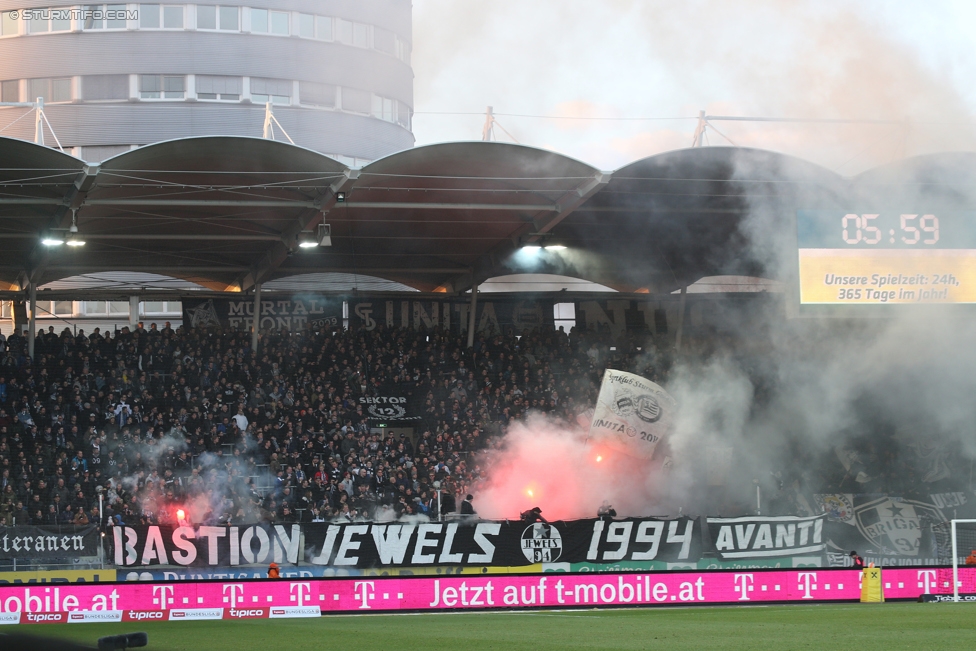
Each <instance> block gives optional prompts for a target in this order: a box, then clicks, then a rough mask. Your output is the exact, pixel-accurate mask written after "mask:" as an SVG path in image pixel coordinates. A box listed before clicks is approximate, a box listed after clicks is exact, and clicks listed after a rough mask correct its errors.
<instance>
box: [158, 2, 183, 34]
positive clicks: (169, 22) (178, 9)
mask: <svg viewBox="0 0 976 651" xmlns="http://www.w3.org/2000/svg"><path fill="white" fill-rule="evenodd" d="M163 29H183V5H175V6H174V5H164V6H163Z"/></svg>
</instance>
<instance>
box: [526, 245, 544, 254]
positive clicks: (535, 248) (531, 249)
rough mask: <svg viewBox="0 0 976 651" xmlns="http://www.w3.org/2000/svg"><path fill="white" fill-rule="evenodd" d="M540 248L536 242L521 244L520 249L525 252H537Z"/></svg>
mask: <svg viewBox="0 0 976 651" xmlns="http://www.w3.org/2000/svg"><path fill="white" fill-rule="evenodd" d="M541 249H542V247H541V246H539V245H538V244H523V245H522V250H523V251H525V252H526V253H538V252H539V251H540V250H541Z"/></svg>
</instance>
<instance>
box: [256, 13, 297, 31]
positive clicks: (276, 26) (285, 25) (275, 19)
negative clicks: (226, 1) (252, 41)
mask: <svg viewBox="0 0 976 651" xmlns="http://www.w3.org/2000/svg"><path fill="white" fill-rule="evenodd" d="M290 21H291V14H289V13H288V12H286V11H268V10H267V9H251V32H252V33H254V34H275V35H277V36H288V34H289V33H290V31H291V30H289V22H290Z"/></svg>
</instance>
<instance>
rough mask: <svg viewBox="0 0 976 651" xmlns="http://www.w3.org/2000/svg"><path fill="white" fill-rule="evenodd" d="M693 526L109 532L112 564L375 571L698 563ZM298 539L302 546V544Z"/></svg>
mask: <svg viewBox="0 0 976 651" xmlns="http://www.w3.org/2000/svg"><path fill="white" fill-rule="evenodd" d="M698 522H699V521H698V520H697V519H694V518H679V519H676V520H654V519H626V520H614V521H604V520H575V521H571V522H554V523H552V524H544V523H535V524H526V523H525V522H519V521H516V522H511V521H505V522H489V521H471V522H445V523H442V522H423V523H415V524H404V523H368V522H363V523H348V524H327V523H316V524H305V525H301V526H299V525H297V524H288V525H271V526H268V525H254V526H249V527H199V528H197V529H194V528H192V527H176V528H174V527H160V526H149V527H146V526H143V527H116V528H115V529H114V530H113V532H112V536H111V537H110V538H111V541H112V545H113V549H112V551H111V553H110V554H109V558H111V559H112V560H113V561H114V562H115V564H116V565H117V566H119V567H132V566H148V565H182V566H194V567H199V566H216V567H235V566H238V565H250V564H267V563H270V562H272V561H274V562H275V563H278V564H286V565H287V564H295V563H298V562H299V561H301V562H302V563H307V564H312V565H323V566H330V567H348V568H364V569H365V568H380V567H399V566H424V565H497V566H506V567H517V566H522V565H531V564H535V563H552V562H557V561H562V562H570V563H576V562H584V561H589V562H596V563H609V562H618V561H650V560H660V561H667V562H675V561H692V562H694V561H697V560H698V558H699V557H700V556H701V551H702V550H701V530H700V527H699V525H698ZM302 540H304V548H301V547H302V543H301V541H302Z"/></svg>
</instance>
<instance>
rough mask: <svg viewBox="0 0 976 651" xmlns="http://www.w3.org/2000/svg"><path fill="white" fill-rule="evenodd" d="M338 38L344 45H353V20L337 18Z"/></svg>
mask: <svg viewBox="0 0 976 651" xmlns="http://www.w3.org/2000/svg"><path fill="white" fill-rule="evenodd" d="M335 23H336V25H335V29H336V40H337V41H339V42H340V43H342V44H343V45H352V22H350V21H348V20H343V19H341V18H336V21H335Z"/></svg>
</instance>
